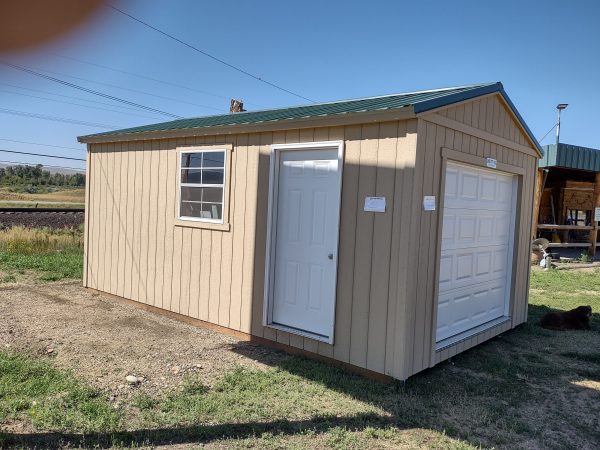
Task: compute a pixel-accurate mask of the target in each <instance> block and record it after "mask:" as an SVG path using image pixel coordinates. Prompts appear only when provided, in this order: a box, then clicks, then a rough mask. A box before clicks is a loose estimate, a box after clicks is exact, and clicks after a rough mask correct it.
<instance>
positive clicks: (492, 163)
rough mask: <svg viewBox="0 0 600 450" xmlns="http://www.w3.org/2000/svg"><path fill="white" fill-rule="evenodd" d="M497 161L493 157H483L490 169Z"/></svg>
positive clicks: (493, 167)
mask: <svg viewBox="0 0 600 450" xmlns="http://www.w3.org/2000/svg"><path fill="white" fill-rule="evenodd" d="M497 163H498V161H496V160H495V159H494V158H486V159H485V165H486V166H488V167H489V168H490V169H495V168H496V165H497Z"/></svg>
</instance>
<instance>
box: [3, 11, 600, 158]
mask: <svg viewBox="0 0 600 450" xmlns="http://www.w3.org/2000/svg"><path fill="white" fill-rule="evenodd" d="M115 4H116V5H118V6H119V7H120V8H122V9H123V10H125V11H127V12H129V13H131V14H132V15H134V16H137V17H139V18H140V19H143V20H145V21H147V22H149V23H151V24H153V25H155V26H157V27H159V28H161V29H163V30H165V31H168V32H169V33H171V34H173V35H175V36H177V37H179V38H180V39H182V40H184V41H187V42H189V43H191V44H193V45H195V46H197V47H199V48H201V49H203V50H205V51H207V52H210V53H212V54H214V55H215V56H218V57H219V58H222V59H223V60H225V61H228V62H230V63H233V64H235V65H237V66H239V67H241V68H243V69H245V70H247V71H248V72H252V73H254V74H257V75H259V76H260V77H262V78H264V79H266V80H269V81H271V82H273V83H276V84H279V85H281V86H283V87H285V88H287V89H289V90H292V91H294V92H297V93H299V94H301V95H303V96H305V97H308V98H310V99H313V100H316V101H328V100H337V99H344V98H355V97H362V96H371V95H380V94H387V93H395V92H406V91H411V90H419V89H432V88H437V87H447V86H454V85H465V84H472V83H479V82H488V81H502V83H503V84H504V87H505V89H506V90H507V92H508V94H509V96H510V97H511V99H512V100H513V102H514V103H515V105H516V106H517V108H518V109H519V111H520V112H521V114H522V116H523V117H524V118H525V120H526V121H527V124H528V125H529V127H530V128H531V130H532V131H533V133H534V134H535V135H536V137H538V138H541V137H542V136H543V135H544V134H545V133H546V132H547V131H548V130H549V129H550V128H551V127H552V125H553V124H554V122H555V120H556V117H555V115H556V110H555V107H556V104H557V103H559V102H565V103H569V105H570V106H569V108H568V109H567V110H566V111H565V112H564V113H563V116H562V127H561V141H562V142H568V143H573V144H578V145H584V146H589V147H595V148H600V135H599V134H598V133H597V132H596V129H597V126H598V113H597V105H598V104H600V76H599V74H600V27H599V26H598V24H599V23H600V4H598V3H597V2H592V1H587V2H584V1H571V2H564V1H560V2H559V1H529V2H523V1H503V2H484V1H455V2H449V1H419V2H401V1H377V0H371V1H369V2H368V3H367V2H353V1H352V2H350V1H330V2H326V1H323V0H321V1H313V0H303V1H294V2H292V1H263V0H261V1H218V2H217V1H210V2H208V1H187V0H185V1H184V0H175V1H169V2H167V1H162V2H159V1H153V2H151V1H142V0H132V1H121V2H115ZM0 58H1V59H4V60H7V61H10V62H13V63H16V64H20V65H23V66H27V67H29V68H33V69H35V70H39V71H44V73H47V74H48V75H51V76H54V77H57V78H61V79H64V80H66V81H70V82H73V83H77V84H79V85H82V86H85V87H88V88H92V89H95V90H98V91H101V92H104V93H106V94H109V95H113V96H118V97H121V98H124V99H127V100H130V101H133V102H136V103H140V104H143V105H146V106H149V107H152V108H156V109H160V110H163V111H167V112H170V113H173V114H177V115H180V116H185V117H192V116H202V115H208V114H218V113H219V112H223V113H225V112H226V111H227V109H228V103H229V102H228V99H229V98H231V97H235V98H241V99H243V100H244V101H245V104H246V107H247V109H263V108H266V107H278V106H288V105H296V104H302V103H306V101H304V100H302V99H300V98H297V97H294V96H292V95H290V94H286V93H284V92H282V91H279V90H277V89H274V88H272V87H269V86H266V85H265V84H262V83H260V82H258V81H256V80H253V79H251V78H249V77H246V76H244V75H242V74H240V73H238V72H236V71H234V70H232V69H229V68H227V67H225V66H223V65H221V64H218V63H217V62H215V61H212V60H211V59H209V58H207V57H205V56H203V55H200V54H198V53H196V52H194V51H192V50H190V49H188V48H186V47H184V46H182V45H180V44H177V43H175V42H173V41H171V40H168V39H167V38H165V37H164V36H161V35H159V34H157V33H155V32H153V31H151V30H149V29H147V28H146V27H144V26H142V25H140V24H138V23H136V22H133V21H132V20H131V19H129V18H127V17H125V16H122V15H120V14H118V13H116V12H114V11H112V10H110V9H108V8H103V9H102V10H101V13H100V14H99V15H98V16H97V17H96V18H95V19H94V20H93V21H91V22H89V23H87V24H86V26H84V27H81V28H79V29H78V30H76V31H74V32H72V33H70V34H69V35H67V36H64V37H63V38H61V39H60V40H58V41H54V42H52V43H50V44H48V45H47V46H45V47H43V48H38V49H36V50H35V51H29V52H27V53H20V54H15V53H11V54H5V55H0ZM77 60H78V61H77ZM98 66H106V67H110V68H112V69H116V70H109V69H105V68H103V67H98ZM123 72H129V73H123ZM130 73H131V74H137V75H142V76H143V77H148V78H153V79H156V80H161V81H164V82H168V83H172V84H171V85H170V84H165V83H160V82H156V81H153V80H149V79H147V78H142V77H140V76H134V75H131V74H130ZM174 85H177V86H174ZM24 94H26V95H24ZM149 94H152V95H149ZM32 96H35V97H43V98H45V99H41V98H34V97H32ZM47 99H54V100H61V101H63V102H70V103H78V104H81V105H86V106H87V107H84V106H78V105H73V104H67V103H59V102H56V101H49V100H47ZM93 102H101V103H103V104H100V103H93ZM0 103H1V105H0V107H1V108H4V109H10V110H13V111H23V112H27V113H35V114H42V115H51V116H57V117H63V118H67V119H73V120H78V121H84V122H91V123H95V124H101V125H107V126H112V127H118V128H123V127H129V126H135V125H141V124H146V123H154V122H161V121H164V120H168V118H167V117H164V116H160V115H156V114H154V113H149V112H145V111H141V110H133V109H125V108H123V107H122V105H119V104H117V103H114V102H112V101H110V100H107V99H102V98H99V97H95V96H93V95H90V94H86V93H83V92H80V91H77V90H74V89H71V88H68V87H65V86H61V85H58V84H55V83H52V82H50V81H47V80H42V79H39V78H36V77H34V76H31V75H28V74H24V73H21V72H18V71H15V70H13V69H9V68H7V67H6V66H2V65H0ZM90 106H94V107H98V108H105V109H109V110H111V111H106V110H100V109H93V108H90ZM125 113H127V114H125ZM101 131H105V129H104V128H99V127H91V126H84V125H75V124H66V123H59V122H52V121H47V120H41V119H34V118H26V117H21V116H14V115H8V114H0V139H8V140H11V141H15V140H17V141H27V142H36V143H46V144H51V145H55V146H64V147H72V148H69V149H65V148H57V147H41V146H35V145H30V144H21V143H17V142H11V141H6V140H0V149H9V150H19V151H33V152H39V153H51V154H55V155H63V156H73V157H84V156H85V152H84V148H83V146H82V145H80V144H77V141H76V137H77V136H78V135H82V134H91V133H95V132H101ZM553 140H554V134H553V133H551V134H550V135H549V136H548V137H547V138H546V139H545V140H544V142H543V144H546V143H551V142H553ZM0 160H9V161H21V162H29V163H33V162H36V163H37V162H40V163H43V164H55V165H57V164H58V165H64V166H71V167H82V166H83V163H78V162H76V161H73V162H67V161H60V160H52V159H47V158H37V157H31V156H30V157H27V156H22V155H10V154H7V153H0Z"/></svg>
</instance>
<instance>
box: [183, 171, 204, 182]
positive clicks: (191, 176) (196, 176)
mask: <svg viewBox="0 0 600 450" xmlns="http://www.w3.org/2000/svg"><path fill="white" fill-rule="evenodd" d="M201 174H202V170H200V169H182V170H181V182H182V183H196V184H200V183H202V177H201Z"/></svg>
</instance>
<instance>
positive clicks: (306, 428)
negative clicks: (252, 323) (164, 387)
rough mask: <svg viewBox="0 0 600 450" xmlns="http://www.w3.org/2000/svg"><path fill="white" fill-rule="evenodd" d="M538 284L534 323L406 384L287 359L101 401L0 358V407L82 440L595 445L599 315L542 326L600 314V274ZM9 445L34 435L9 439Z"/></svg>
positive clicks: (54, 376)
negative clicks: (576, 311) (571, 314)
mask: <svg viewBox="0 0 600 450" xmlns="http://www.w3.org/2000/svg"><path fill="white" fill-rule="evenodd" d="M531 285H532V291H531V304H530V308H529V321H528V322H527V323H526V324H524V325H522V326H520V327H519V328H517V329H515V330H512V331H510V332H508V333H505V334H504V335H503V336H501V337H498V338H495V339H492V340H490V341H488V342H486V343H484V344H482V345H480V346H478V347H476V348H473V349H471V350H469V351H467V352H464V353H461V354H459V355H457V356H456V357H455V358H453V359H452V361H448V362H444V363H442V364H439V365H438V366H436V367H435V368H433V369H430V370H427V371H424V372H422V373H420V374H418V375H416V376H414V377H412V378H410V379H409V380H408V381H407V382H405V383H402V382H395V383H391V384H381V383H377V382H374V381H371V380H367V379H364V378H362V377H360V376H357V375H354V374H351V373H348V372H347V371H345V370H343V369H340V368H337V367H334V366H332V365H328V364H324V363H321V362H317V361H313V360H309V359H305V358H301V357H288V358H283V359H282V360H280V362H279V363H277V364H276V365H274V366H271V367H269V368H267V369H265V370H259V369H255V370H250V369H247V368H241V367H240V368H236V369H234V370H231V371H228V372H226V373H222V374H220V375H219V376H218V377H217V378H216V379H215V380H214V382H213V383H211V384H210V385H206V384H204V383H203V382H202V381H201V380H200V379H199V378H194V377H190V378H187V379H186V380H185V383H184V384H183V385H182V386H181V387H180V388H179V389H176V390H173V391H170V392H165V393H164V394H162V395H149V394H148V393H145V392H143V391H140V392H138V393H137V394H135V395H133V397H132V398H131V399H130V401H129V402H128V403H127V404H126V405H125V406H124V408H123V410H114V409H112V408H110V407H109V406H107V403H106V400H105V399H104V396H102V395H98V393H96V392H94V391H93V390H89V389H88V388H85V387H84V386H82V385H80V384H78V383H75V386H76V387H72V386H71V384H70V383H72V382H73V380H72V378H69V376H67V375H64V374H60V373H58V372H56V371H54V369H52V368H51V367H50V366H48V365H46V364H45V363H37V362H34V361H32V360H27V359H24V358H20V357H15V356H11V355H4V358H5V359H6V360H7V361H8V364H9V365H12V366H16V367H17V368H13V369H10V370H8V371H5V370H4V366H3V367H2V369H3V370H2V371H1V372H2V374H4V375H0V405H1V406H0V411H1V412H0V414H1V415H2V416H3V417H9V418H12V419H13V420H22V421H30V422H31V424H32V425H33V426H34V427H35V428H36V429H38V430H59V431H62V432H65V433H74V432H76V431H77V430H80V434H77V433H76V434H71V435H69V436H68V439H67V441H68V442H70V443H71V444H72V445H74V446H83V445H85V446H93V445H96V444H97V445H107V443H110V444H118V445H121V446H130V445H133V446H144V445H148V446H152V445H160V444H169V443H183V444H191V443H196V442H202V443H204V444H206V445H208V446H215V447H220V448H250V447H258V448H298V449H300V448H307V449H308V448H332V449H348V448H356V449H362V448H396V447H404V448H424V447H426V448H440V449H442V448H443V449H446V448H454V449H472V448H479V447H496V448H525V447H532V446H533V447H543V448H591V447H594V445H595V444H597V442H600V426H599V423H598V417H600V402H599V401H598V398H599V397H598V396H599V395H600V352H599V351H598V349H599V348H600V317H599V315H598V314H597V313H596V314H595V316H594V321H593V323H592V325H593V327H592V330H591V331H567V332H556V331H549V330H545V329H542V328H541V327H540V326H539V324H538V322H539V318H540V317H541V315H542V314H544V313H545V312H547V311H551V310H562V309H570V308H572V307H575V306H577V305H580V304H589V305H591V306H592V308H593V309H594V311H600V274H599V273H582V272H574V271H548V272H539V271H536V272H533V273H532V276H531ZM240 345H241V346H243V345H251V344H240ZM224 351H225V350H224ZM5 359H3V360H2V361H4V360H5ZM267 363H268V362H267ZM3 364H5V363H3ZM12 366H11V367H12ZM19 367H22V368H19ZM27 367H30V368H29V369H27ZM6 373H11V374H12V375H6ZM65 380H70V381H69V382H66V381H65ZM594 383H595V384H594ZM69 389H75V392H73V393H71V391H70V390H69ZM33 400H36V401H37V402H38V403H37V405H35V407H34V406H32V402H33ZM57 401H59V402H61V403H60V411H61V413H60V414H52V412H51V410H52V408H50V407H49V406H47V405H54V406H56V403H52V402H57ZM86 405H87V406H86ZM54 406H53V407H54ZM31 411H34V413H33V414H32V413H31ZM3 420H4V419H3ZM83 432H85V433H87V434H85V435H83V434H81V433H83ZM52 437H53V439H63V440H64V439H65V436H64V435H53V436H52ZM45 438H48V437H47V436H45ZM5 442H7V443H13V444H20V445H30V444H31V442H30V441H27V440H25V441H23V440H21V441H19V439H18V437H16V436H11V435H7V436H5Z"/></svg>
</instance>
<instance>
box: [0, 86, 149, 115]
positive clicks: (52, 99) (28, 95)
mask: <svg viewBox="0 0 600 450" xmlns="http://www.w3.org/2000/svg"><path fill="white" fill-rule="evenodd" d="M0 92H7V93H9V94H14V95H23V96H25V97H31V98H38V99H40V100H47V101H49V102H57V103H64V104H65V105H75V106H81V107H82V108H91V109H97V110H100V111H109V112H113V113H117V114H126V115H128V116H135V117H142V118H144V119H151V120H156V117H150V116H142V115H140V114H135V113H131V112H126V111H118V110H116V109H109V108H102V107H100V106H92V105H82V104H81V103H73V102H67V101H64V100H57V99H55V98H47V97H40V96H37V95H31V94H24V93H22V92H14V91H7V90H4V89H0Z"/></svg>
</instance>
